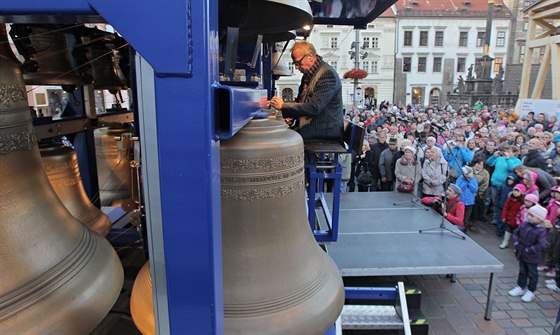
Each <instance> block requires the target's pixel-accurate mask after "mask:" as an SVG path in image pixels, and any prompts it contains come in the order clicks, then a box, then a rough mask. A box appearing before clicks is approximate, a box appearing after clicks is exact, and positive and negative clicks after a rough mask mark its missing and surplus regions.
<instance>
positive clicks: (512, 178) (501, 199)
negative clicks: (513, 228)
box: [496, 173, 517, 237]
mask: <svg viewBox="0 0 560 335" xmlns="http://www.w3.org/2000/svg"><path fill="white" fill-rule="evenodd" d="M516 180H517V176H516V175H515V174H514V173H510V174H508V176H507V177H506V182H505V183H504V184H503V185H502V187H500V193H499V195H498V199H497V200H498V203H497V204H496V209H497V210H498V211H499V213H500V220H498V222H497V224H496V235H498V236H499V237H502V236H504V234H505V231H506V224H505V223H504V222H503V221H502V220H501V218H502V211H503V209H504V205H505V204H506V200H507V199H508V197H509V194H510V193H511V191H513V187H514V186H515V184H516Z"/></svg>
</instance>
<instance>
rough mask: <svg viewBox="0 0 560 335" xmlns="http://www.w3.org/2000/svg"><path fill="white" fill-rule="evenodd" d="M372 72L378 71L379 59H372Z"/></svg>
mask: <svg viewBox="0 0 560 335" xmlns="http://www.w3.org/2000/svg"><path fill="white" fill-rule="evenodd" d="M371 73H377V61H376V60H372V61H371Z"/></svg>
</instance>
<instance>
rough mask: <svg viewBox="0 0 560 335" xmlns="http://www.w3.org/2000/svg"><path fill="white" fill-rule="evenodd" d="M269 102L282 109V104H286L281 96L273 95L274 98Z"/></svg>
mask: <svg viewBox="0 0 560 335" xmlns="http://www.w3.org/2000/svg"><path fill="white" fill-rule="evenodd" d="M268 103H269V104H270V105H271V106H272V107H274V108H275V109H277V110H281V109H282V106H283V105H284V100H282V98H279V97H272V99H271V100H270V101H269V102H268Z"/></svg>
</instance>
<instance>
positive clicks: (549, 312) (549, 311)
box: [542, 309, 558, 318]
mask: <svg viewBox="0 0 560 335" xmlns="http://www.w3.org/2000/svg"><path fill="white" fill-rule="evenodd" d="M542 313H543V314H544V316H546V317H551V318H552V317H554V318H556V314H558V310H552V309H543V310H542Z"/></svg>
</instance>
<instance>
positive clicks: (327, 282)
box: [220, 119, 344, 334]
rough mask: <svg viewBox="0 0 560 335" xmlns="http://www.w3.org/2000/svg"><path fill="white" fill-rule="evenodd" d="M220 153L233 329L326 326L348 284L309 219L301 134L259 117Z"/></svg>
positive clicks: (289, 330) (227, 319)
mask: <svg viewBox="0 0 560 335" xmlns="http://www.w3.org/2000/svg"><path fill="white" fill-rule="evenodd" d="M220 154H221V158H220V162H221V174H220V180H221V191H222V259H223V276H224V280H223V285H224V327H225V329H226V331H227V333H228V334H265V333H270V332H271V331H272V332H273V333H274V334H324V333H325V331H326V330H327V329H328V328H329V327H331V326H332V325H333V324H334V322H335V321H336V319H337V317H338V316H339V315H340V312H341V310H342V306H343V305H344V288H343V284H342V277H341V276H340V273H339V271H338V268H337V267H336V265H335V263H334V262H333V261H332V259H331V258H330V257H329V256H328V255H327V254H326V253H325V252H324V251H323V250H322V249H321V248H320V247H319V246H318V245H317V243H316V242H315V239H314V237H313V234H312V233H311V230H310V229H309V224H308V222H307V215H306V209H305V193H304V166H303V163H304V159H303V141H302V139H301V137H300V136H299V135H298V134H297V133H296V132H294V131H291V130H289V129H288V127H287V126H286V125H285V123H283V122H280V121H275V120H270V119H259V120H252V121H250V122H249V123H248V124H247V125H246V126H245V127H244V128H243V129H241V130H240V131H239V132H238V133H237V134H236V135H235V136H233V138H231V139H230V140H228V141H224V142H222V144H221V147H220Z"/></svg>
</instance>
